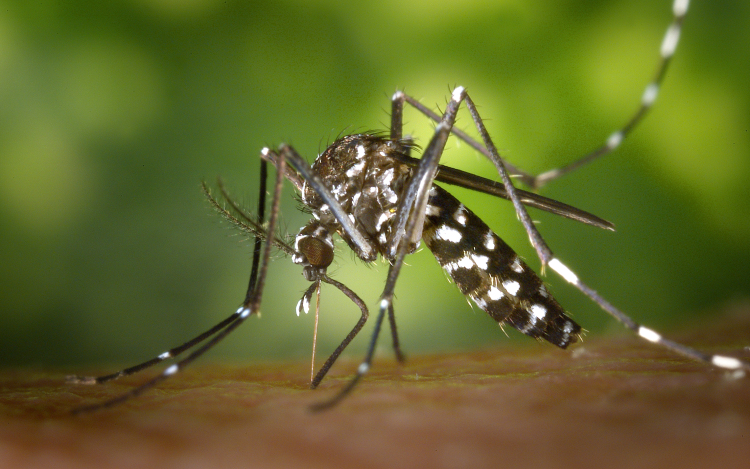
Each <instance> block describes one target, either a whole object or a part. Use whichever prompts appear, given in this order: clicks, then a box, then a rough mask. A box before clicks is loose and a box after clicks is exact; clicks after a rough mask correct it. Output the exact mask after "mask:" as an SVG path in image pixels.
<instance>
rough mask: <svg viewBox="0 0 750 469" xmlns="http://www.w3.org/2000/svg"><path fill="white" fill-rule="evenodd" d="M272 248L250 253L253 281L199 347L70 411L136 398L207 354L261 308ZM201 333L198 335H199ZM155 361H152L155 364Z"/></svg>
mask: <svg viewBox="0 0 750 469" xmlns="http://www.w3.org/2000/svg"><path fill="white" fill-rule="evenodd" d="M278 168H279V170H278V171H277V175H276V183H275V186H274V192H273V199H272V202H271V216H270V217H269V220H268V228H267V232H266V236H265V239H267V240H271V239H273V238H274V232H275V230H276V223H277V221H278V213H279V206H280V199H281V187H282V183H283V181H284V174H283V173H284V168H285V162H284V161H280V162H279V166H278ZM264 184H265V183H261V185H262V186H263V185H264ZM263 193H265V190H264V191H263ZM260 212H262V210H260ZM272 247H273V243H272V242H266V246H265V250H263V253H262V255H261V254H260V253H259V254H258V255H257V256H256V255H255V254H254V255H253V265H252V268H251V275H250V277H251V278H252V279H255V282H254V283H251V284H250V285H249V287H248V293H247V294H246V296H245V301H244V302H243V303H242V306H240V307H239V308H238V309H237V311H236V312H235V313H234V314H233V315H232V316H231V317H230V318H227V319H225V320H224V321H222V322H221V323H219V324H218V325H217V326H215V327H214V328H212V329H211V330H209V331H207V332H206V333H204V334H201V336H204V335H205V334H207V333H208V332H211V331H214V330H216V333H215V335H213V337H212V338H211V339H210V340H208V341H207V342H206V343H204V344H203V345H202V346H200V347H198V348H197V349H195V350H193V352H191V353H190V354H189V355H188V356H187V357H185V358H183V359H182V360H180V361H178V362H177V363H174V364H172V365H170V366H169V367H167V368H166V369H165V370H164V371H163V372H162V373H161V374H159V375H158V376H156V377H154V378H152V379H151V380H149V381H147V382H145V383H144V384H142V385H140V386H138V387H135V388H133V389H132V390H130V391H129V392H127V393H125V394H122V395H120V396H118V397H115V398H113V399H110V400H108V401H104V402H101V403H97V404H93V405H88V406H81V407H78V408H76V409H73V413H74V414H80V413H86V412H91V411H95V410H99V409H103V408H106V407H112V406H114V405H117V404H120V403H122V402H124V401H126V400H128V399H130V398H132V397H136V396H138V395H140V394H142V393H144V392H145V391H147V390H149V389H151V388H152V387H154V386H156V385H157V384H159V383H160V382H162V381H164V380H165V379H167V378H169V377H170V376H172V375H174V374H176V373H177V372H179V371H180V370H182V369H183V368H184V367H186V366H187V365H189V364H190V363H192V362H193V361H194V360H195V359H197V358H198V357H200V356H201V355H203V354H204V353H206V352H207V351H208V350H210V349H211V348H212V347H213V346H214V345H216V344H217V343H219V342H220V341H221V340H223V339H224V338H225V337H226V336H227V335H229V334H230V333H231V332H232V331H234V330H235V329H236V328H237V327H239V325H240V324H242V323H243V322H244V321H245V319H247V318H248V317H249V316H251V315H252V314H258V313H259V311H260V304H261V300H262V297H263V288H264V286H265V281H266V274H267V272H268V260H269V259H270V257H271V249H272ZM256 261H259V262H256ZM224 323H227V324H226V325H225V327H223V328H219V326H221V325H222V324H224ZM201 336H198V337H201ZM207 337H208V336H206V337H204V338H207ZM196 339H197V338H196ZM196 339H193V340H192V341H189V342H188V343H194V344H195V343H197V342H195V340H196ZM198 342H200V341H198ZM163 355H165V354H162V355H161V356H163ZM161 356H160V357H161ZM166 358H168V357H164V358H159V357H157V359H158V361H161V360H163V359H166ZM158 361H156V362H154V363H158ZM149 362H150V361H149ZM149 362H145V363H149ZM149 366H150V365H149ZM133 368H135V367H133ZM143 368H145V367H142V368H140V369H143Z"/></svg>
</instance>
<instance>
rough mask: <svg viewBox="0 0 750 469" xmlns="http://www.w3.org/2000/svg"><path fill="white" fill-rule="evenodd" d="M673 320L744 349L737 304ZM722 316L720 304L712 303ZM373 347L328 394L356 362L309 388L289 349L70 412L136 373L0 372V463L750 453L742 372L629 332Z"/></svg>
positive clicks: (601, 462)
mask: <svg viewBox="0 0 750 469" xmlns="http://www.w3.org/2000/svg"><path fill="white" fill-rule="evenodd" d="M731 309H732V311H729V312H726V311H725V312H723V313H717V317H720V318H722V319H720V320H718V321H715V322H713V323H711V324H702V325H693V326H692V327H691V328H690V330H688V331H685V332H683V333H682V334H671V336H672V337H673V338H675V339H679V340H681V341H685V342H687V343H690V344H691V345H695V346H698V347H700V348H702V349H704V350H707V351H711V352H719V353H727V354H733V355H734V356H737V357H740V358H744V359H747V358H748V357H749V356H750V352H749V351H748V350H747V349H743V347H745V346H746V345H747V344H750V313H749V312H748V308H747V305H735V306H734V307H733V308H731ZM721 314H723V316H721ZM382 355H384V356H379V357H376V360H375V366H374V368H373V370H372V372H371V374H370V375H368V376H367V378H366V379H365V380H364V381H363V382H362V383H361V385H360V387H359V388H358V389H357V390H356V392H355V393H354V394H353V395H352V396H350V397H349V398H348V399H347V400H345V401H344V402H343V403H342V404H341V405H339V406H338V407H337V408H335V409H333V410H331V411H327V412H323V413H317V414H316V413H312V412H310V411H309V410H308V405H309V404H312V403H315V402H319V401H320V400H321V399H324V398H326V397H329V396H331V395H332V393H333V391H334V390H335V389H338V388H339V387H340V386H342V385H343V384H344V382H345V380H346V379H348V378H349V376H350V374H351V373H352V371H353V369H354V368H355V367H356V362H355V361H354V360H353V359H351V358H344V359H342V361H341V363H338V364H337V365H336V366H335V367H334V368H333V370H332V372H331V374H330V376H329V377H328V378H327V379H326V380H324V381H323V384H322V385H321V388H320V389H319V390H317V391H310V390H309V389H307V382H306V381H305V379H306V377H307V376H308V372H307V371H306V367H307V365H306V363H305V362H303V361H295V362H278V363H253V364H248V365H243V366H235V365H225V364H224V365H218V364H210V363H205V362H204V363H201V364H198V365H196V366H195V367H193V368H191V369H188V370H187V371H185V372H183V373H181V374H180V375H178V376H177V377H175V378H173V379H170V380H168V381H166V382H165V383H162V384H161V385H160V386H159V387H158V388H156V389H154V390H151V391H150V392H148V393H146V394H144V395H142V396H140V397H138V398H136V399H133V400H130V401H128V402H127V403H125V404H123V405H120V406H118V407H115V408H112V409H106V410H103V411H100V412H96V413H93V414H86V415H80V416H71V415H69V414H68V412H69V410H70V409H72V408H73V407H75V406H77V405H81V404H90V403H95V402H99V401H101V400H103V399H106V398H108V397H112V396H114V395H117V394H119V393H121V392H124V391H126V390H128V389H130V388H131V387H132V386H133V385H134V384H137V383H140V382H142V381H143V379H144V377H142V376H135V377H129V378H127V379H122V380H119V381H116V382H112V383H109V384H106V385H102V386H83V385H67V384H64V382H63V381H64V375H65V373H62V372H42V371H38V370H36V371H33V370H5V371H3V372H2V374H0V383H1V384H0V386H2V389H3V391H2V394H0V467H13V468H26V467H29V468H30V467H34V468H48V467H55V468H68V467H70V468H73V467H75V468H81V469H85V468H94V467H96V468H101V467H160V468H173V467H174V468H177V467H179V468H185V467H201V468H212V467H240V466H242V467H307V468H318V467H355V466H356V467H364V468H369V467H373V468H374V467H394V468H402V467H403V468H407V467H408V468H415V467H417V468H418V467H425V468H426V467H430V468H451V467H489V466H497V465H498V464H502V465H503V466H504V467H516V466H518V465H522V466H534V467H542V465H547V466H550V465H554V466H557V467H560V466H562V467H568V466H570V467H577V468H580V467H603V466H606V467H609V468H611V467H680V468H683V469H685V468H705V467H727V468H729V467H740V466H741V465H742V464H743V462H744V463H746V462H747V460H748V458H749V457H750V444H748V438H750V381H749V379H748V378H747V377H746V378H744V379H733V378H731V377H730V376H729V374H727V373H724V372H722V371H718V370H715V369H711V368H709V367H707V366H704V365H702V364H700V363H694V362H691V361H686V360H684V359H682V358H680V357H676V356H675V355H673V354H671V353H669V352H667V351H664V350H661V349H659V348H657V347H654V346H651V345H649V344H647V343H645V342H644V341H642V340H638V339H637V338H635V337H633V336H630V335H625V334H623V335H621V336H617V337H590V338H587V339H586V340H585V341H584V343H583V345H582V346H581V345H577V346H575V347H572V351H568V352H563V351H560V350H556V349H555V348H553V347H548V346H544V345H541V344H540V345H534V344H531V346H529V347H522V348H518V349H512V350H508V349H507V348H505V349H486V350H480V351H471V352H459V353H446V354H443V355H429V356H413V357H409V358H408V360H407V362H406V364H404V365H398V364H396V363H395V362H394V360H393V359H392V358H391V357H390V356H388V355H387V354H382Z"/></svg>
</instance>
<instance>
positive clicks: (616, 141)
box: [391, 0, 689, 188]
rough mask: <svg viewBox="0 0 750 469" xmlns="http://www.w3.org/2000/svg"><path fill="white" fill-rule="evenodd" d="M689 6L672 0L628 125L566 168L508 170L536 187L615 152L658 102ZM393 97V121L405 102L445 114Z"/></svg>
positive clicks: (475, 143)
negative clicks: (666, 23) (653, 61)
mask: <svg viewBox="0 0 750 469" xmlns="http://www.w3.org/2000/svg"><path fill="white" fill-rule="evenodd" d="M688 7H689V0H674V2H673V3H672V15H673V19H672V23H671V24H670V25H669V27H668V28H667V31H666V33H665V34H664V39H663V40H662V43H661V47H660V49H659V62H658V64H657V66H656V72H655V73H654V75H653V79H652V80H651V81H650V82H649V83H648V84H647V85H646V87H645V89H644V91H643V94H642V96H641V102H640V105H639V107H638V109H637V110H636V112H635V113H634V114H633V115H632V116H631V117H630V119H628V121H627V122H626V123H625V125H624V126H622V127H621V128H620V129H619V130H617V131H615V132H613V133H612V134H610V136H609V137H608V138H607V140H606V141H605V142H604V144H602V145H601V146H600V147H599V148H597V149H595V150H594V151H592V152H591V153H589V154H588V155H586V156H584V157H582V158H579V159H577V160H576V161H574V162H572V163H570V164H568V165H567V166H564V167H562V168H557V169H552V170H550V171H547V172H544V173H542V174H539V175H533V174H531V173H528V172H526V171H523V170H522V169H520V168H518V167H517V166H514V165H512V164H510V163H508V162H507V161H506V162H505V166H506V168H507V170H508V172H510V173H511V174H513V176H514V177H516V178H518V180H520V181H521V182H522V183H524V184H526V185H527V186H529V187H532V188H540V187H542V186H544V185H545V184H547V183H548V182H550V181H553V180H555V179H558V178H560V177H562V176H564V175H566V174H568V173H570V172H572V171H574V170H576V169H577V168H579V167H581V166H583V165H585V164H587V163H590V162H592V161H594V160H596V159H598V158H600V157H602V156H604V155H607V154H608V153H611V152H613V151H614V150H615V149H616V148H617V147H619V146H620V144H621V143H622V141H623V140H624V139H625V137H626V136H627V135H628V134H630V132H632V131H633V129H635V127H636V126H637V125H638V124H640V122H641V121H642V120H643V119H644V117H645V116H646V114H647V113H648V111H649V110H650V109H651V108H652V107H653V105H654V102H655V101H656V98H657V97H658V95H659V89H660V88H661V85H662V82H663V81H664V78H665V76H666V71H667V68H668V67H669V64H670V62H671V60H672V57H673V56H674V53H675V51H676V50H677V45H678V43H679V40H680V33H681V30H682V23H683V21H684V19H685V15H686V14H687V12H688ZM392 101H393V108H392V113H391V116H392V117H391V121H392V124H393V123H395V122H398V123H399V124H400V123H401V120H402V115H403V105H404V103H408V104H409V105H411V106H412V107H414V108H415V109H417V110H418V111H419V112H420V113H422V114H424V115H426V116H427V117H429V118H430V119H432V120H433V121H435V122H440V119H441V117H440V116H439V115H438V114H436V113H435V112H433V111H432V110H431V109H429V108H428V107H426V106H424V105H423V104H422V103H420V102H419V101H417V100H416V99H414V98H412V97H411V96H408V95H406V94H404V93H403V92H401V91H397V92H396V94H394V96H393V98H392ZM400 132H401V130H400V127H398V131H397V132H396V135H399V136H400ZM451 132H452V133H453V134H454V135H455V136H456V137H458V138H459V139H461V140H463V141H464V142H466V143H467V144H468V145H469V146H470V147H472V148H473V149H474V150H476V151H478V152H480V153H482V154H484V155H485V156H486V157H488V158H491V155H490V152H489V151H488V149H487V148H485V147H484V146H483V145H482V144H481V143H479V142H478V141H476V140H475V139H474V138H472V137H470V136H469V135H468V134H467V133H465V132H463V131H462V130H460V129H456V128H454V129H451ZM391 135H392V136H393V135H394V129H393V128H391Z"/></svg>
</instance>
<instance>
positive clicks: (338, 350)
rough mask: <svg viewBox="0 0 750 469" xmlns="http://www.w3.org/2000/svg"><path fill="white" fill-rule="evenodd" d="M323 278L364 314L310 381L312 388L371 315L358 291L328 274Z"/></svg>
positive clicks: (316, 385)
mask: <svg viewBox="0 0 750 469" xmlns="http://www.w3.org/2000/svg"><path fill="white" fill-rule="evenodd" d="M321 280H322V281H323V282H325V283H328V284H330V285H333V286H334V287H336V288H338V289H339V290H341V292H342V293H343V294H344V295H346V296H347V298H349V299H350V300H352V302H353V303H354V304H356V305H357V306H358V307H359V309H360V311H361V312H362V315H361V316H360V318H359V321H357V324H355V325H354V328H352V330H351V332H349V334H348V335H347V336H346V337H344V340H342V341H341V344H339V346H338V347H336V350H334V351H333V353H332V354H331V356H330V357H328V359H327V360H326V362H325V363H324V364H323V366H322V367H320V370H319V371H318V374H317V375H315V378H314V379H313V380H312V383H310V388H311V389H315V388H317V387H318V385H319V384H320V382H321V381H322V380H323V378H324V377H325V376H326V374H327V373H328V371H329V370H330V369H331V367H332V366H333V364H334V363H336V360H337V359H338V358H339V355H341V352H343V351H344V349H345V348H346V347H347V346H348V345H349V343H350V342H351V341H352V340H354V338H355V337H356V336H357V334H359V331H360V330H362V327H364V325H365V323H366V322H367V318H368V316H369V312H368V310H367V305H365V302H364V301H362V299H361V298H360V297H359V296H357V294H356V293H354V292H353V291H352V290H350V289H349V288H348V287H347V286H346V285H344V284H343V283H341V282H338V281H336V280H334V279H332V278H330V277H328V276H327V275H325V276H322V277H321Z"/></svg>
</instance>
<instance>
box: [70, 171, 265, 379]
mask: <svg viewBox="0 0 750 469" xmlns="http://www.w3.org/2000/svg"><path fill="white" fill-rule="evenodd" d="M267 177H268V165H267V164H266V163H265V162H264V161H261V164H260V197H259V198H258V214H257V221H255V220H250V221H251V222H252V223H253V224H254V225H255V226H258V227H260V225H261V224H262V223H263V219H264V218H265V209H266V179H267ZM220 187H221V188H222V191H223V186H221V184H220ZM203 191H204V193H205V194H206V195H208V196H209V199H210V200H211V201H212V202H214V204H215V205H217V206H218V204H217V203H215V201H214V200H213V198H212V197H210V194H209V192H208V188H207V187H206V185H205V184H204V185H203ZM227 200H229V199H227ZM262 238H263V236H262V234H260V233H256V234H255V241H254V243H253V263H252V265H253V268H252V269H251V272H250V282H249V286H248V291H247V293H246V295H245V299H246V300H247V298H248V296H249V295H250V294H251V291H252V286H253V285H255V282H256V280H257V277H258V269H257V266H258V265H259V261H260V254H261V243H262ZM238 317H239V315H238V313H237V312H235V313H233V314H232V315H230V316H229V317H227V318H226V319H224V320H223V321H221V322H220V323H218V324H216V325H215V326H213V327H212V328H211V329H209V330H207V331H205V332H203V333H201V334H199V335H197V336H196V337H193V338H192V339H190V340H188V341H187V342H185V343H184V344H182V345H180V346H178V347H174V348H171V349H169V350H167V351H166V352H164V353H162V354H160V355H157V356H156V357H154V358H151V359H150V360H146V361H145V362H143V363H139V364H137V365H134V366H131V367H128V368H125V369H123V370H120V371H118V372H116V373H112V374H109V375H103V376H77V375H71V376H67V377H66V382H68V383H70V384H102V383H106V382H107V381H112V380H114V379H117V378H122V377H123V376H129V375H132V374H135V373H138V372H139V371H142V370H145V369H147V368H150V367H152V366H154V365H157V364H159V363H161V362H163V361H164V360H167V359H170V358H176V357H178V356H179V355H181V354H182V353H184V352H185V351H187V350H190V349H191V348H193V347H194V346H196V345H197V344H199V343H201V342H203V341H204V340H206V339H207V338H209V337H211V336H213V335H214V334H216V333H218V332H219V331H221V330H222V329H224V328H225V327H227V326H229V325H230V324H231V323H233V322H234V321H235V320H237V318H238Z"/></svg>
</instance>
